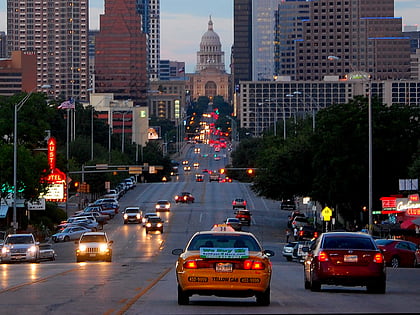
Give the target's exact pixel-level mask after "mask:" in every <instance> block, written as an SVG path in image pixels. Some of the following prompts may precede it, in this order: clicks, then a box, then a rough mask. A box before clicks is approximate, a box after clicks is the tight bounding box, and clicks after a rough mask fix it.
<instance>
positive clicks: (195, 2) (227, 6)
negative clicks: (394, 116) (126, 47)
mask: <svg viewBox="0 0 420 315" xmlns="http://www.w3.org/2000/svg"><path fill="white" fill-rule="evenodd" d="M6 3H7V0H0V31H7V30H6ZM89 6H90V13H89V26H90V29H99V15H100V14H102V13H103V11H104V0H90V2H89ZM210 15H211V17H212V20H213V24H214V25H213V26H214V31H215V32H216V33H217V34H218V35H219V37H220V41H221V43H222V50H223V51H224V52H225V63H226V65H227V66H228V65H229V60H230V49H231V46H232V43H233V0H160V23H161V26H160V27H161V29H160V36H161V40H160V45H161V46H160V48H161V59H170V60H174V61H185V63H186V72H194V68H195V65H196V63H197V51H198V50H199V49H200V41H201V37H202V35H203V34H204V33H205V32H206V31H207V23H208V21H209V16H210ZM395 17H402V18H403V24H404V25H417V24H419V25H420V0H395ZM419 29H420V27H419Z"/></svg>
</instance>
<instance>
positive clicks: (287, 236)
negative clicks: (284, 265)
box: [286, 229, 290, 243]
mask: <svg viewBox="0 0 420 315" xmlns="http://www.w3.org/2000/svg"><path fill="white" fill-rule="evenodd" d="M289 237H290V230H289V229H287V230H286V243H289Z"/></svg>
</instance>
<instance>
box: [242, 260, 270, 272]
mask: <svg viewBox="0 0 420 315" xmlns="http://www.w3.org/2000/svg"><path fill="white" fill-rule="evenodd" d="M264 268H265V265H264V263H263V262H261V261H253V260H245V261H244V269H245V270H263V269H264Z"/></svg>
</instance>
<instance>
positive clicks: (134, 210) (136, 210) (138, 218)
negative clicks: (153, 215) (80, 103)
mask: <svg viewBox="0 0 420 315" xmlns="http://www.w3.org/2000/svg"><path fill="white" fill-rule="evenodd" d="M123 218H124V224H127V223H139V224H140V223H142V222H143V211H142V210H140V207H126V208H125V209H124V215H123Z"/></svg>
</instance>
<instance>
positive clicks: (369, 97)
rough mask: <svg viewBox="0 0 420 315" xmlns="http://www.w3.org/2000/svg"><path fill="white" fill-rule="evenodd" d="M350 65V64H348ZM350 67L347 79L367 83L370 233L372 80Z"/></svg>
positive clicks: (371, 221) (370, 220) (369, 212)
mask: <svg viewBox="0 0 420 315" xmlns="http://www.w3.org/2000/svg"><path fill="white" fill-rule="evenodd" d="M328 60H331V61H335V60H340V57H337V56H328ZM350 67H351V66H350ZM351 68H352V71H353V73H352V74H353V75H352V76H348V78H347V79H348V80H349V79H350V80H351V79H361V80H362V82H366V81H367V83H368V147H369V148H368V150H369V154H368V155H369V156H368V160H369V161H368V164H369V166H368V167H369V176H368V177H369V178H368V180H369V195H368V215H369V234H372V232H373V209H372V207H373V200H372V198H373V179H372V177H373V175H372V173H373V165H372V160H373V139H372V137H373V136H372V80H371V76H370V75H369V74H368V73H366V72H364V71H355V70H354V69H353V67H351Z"/></svg>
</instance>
